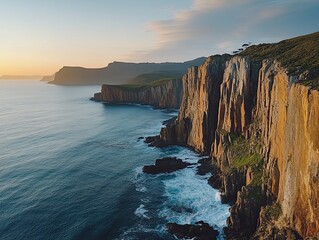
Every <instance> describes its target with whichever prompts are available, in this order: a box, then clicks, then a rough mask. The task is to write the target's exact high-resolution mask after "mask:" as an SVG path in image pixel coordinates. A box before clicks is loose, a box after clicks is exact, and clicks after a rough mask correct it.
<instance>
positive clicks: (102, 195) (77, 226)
mask: <svg viewBox="0 0 319 240" xmlns="http://www.w3.org/2000/svg"><path fill="white" fill-rule="evenodd" d="M98 90H99V87H98V86H93V87H67V86H55V85H50V84H45V83H42V82H38V81H0V239H6V240H19V239H39V240H40V239H174V238H172V236H170V235H168V234H167V233H166V231H165V224H166V223H167V222H170V221H173V222H177V223H181V224H185V223H194V222H196V221H199V220H204V221H206V222H208V223H210V224H211V225H212V226H215V227H216V228H217V229H219V230H220V229H222V227H223V226H224V225H225V220H226V218H227V216H228V214H229V213H228V206H227V205H222V204H221V203H220V197H219V193H218V192H217V191H216V190H214V189H212V188H211V187H209V186H208V184H207V183H206V180H207V178H208V177H209V175H207V176H197V175H196V174H195V169H196V166H193V167H192V168H187V169H184V170H181V171H178V172H175V173H171V174H161V175H157V176H149V175H146V174H143V173H142V171H141V169H142V166H143V165H146V164H153V163H154V160H155V159H156V158H160V157H164V156H178V157H180V158H183V159H185V160H186V161H189V162H197V161H198V159H199V156H197V155H196V154H194V153H192V152H191V151H189V150H187V149H185V148H182V147H170V148H166V149H155V148H150V147H147V145H146V144H144V143H143V141H138V138H139V137H141V136H149V135H154V134H157V133H158V132H159V129H160V128H161V126H162V121H163V120H166V119H168V118H170V117H172V116H174V115H176V114H177V113H176V112H173V111H167V110H166V111H164V110H153V109H152V108H150V107H147V106H135V105H106V104H100V103H95V102H91V101H89V100H88V99H89V98H90V97H91V96H92V95H93V93H94V92H97V91H98Z"/></svg>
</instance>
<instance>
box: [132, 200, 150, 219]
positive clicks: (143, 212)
mask: <svg viewBox="0 0 319 240" xmlns="http://www.w3.org/2000/svg"><path fill="white" fill-rule="evenodd" d="M147 212H148V210H147V209H145V205H144V204H141V205H140V206H139V207H138V208H137V209H136V210H135V215H136V216H138V217H140V218H146V219H150V217H149V216H147V215H146V213H147Z"/></svg>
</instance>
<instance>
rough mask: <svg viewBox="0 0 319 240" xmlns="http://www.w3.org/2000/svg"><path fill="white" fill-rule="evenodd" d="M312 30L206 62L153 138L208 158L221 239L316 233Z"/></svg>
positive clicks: (318, 159)
mask: <svg viewBox="0 0 319 240" xmlns="http://www.w3.org/2000/svg"><path fill="white" fill-rule="evenodd" d="M318 58H319V32H317V33H313V34H310V35H305V36H301V37H298V38H294V39H289V40H284V41H282V42H280V43H277V44H260V45H257V46H251V47H248V48H247V49H246V50H245V51H243V52H242V53H240V54H239V55H236V56H230V55H223V56H220V55H217V56H212V57H209V58H208V59H207V60H206V61H205V62H204V63H203V64H202V65H201V66H199V67H192V68H190V69H189V70H188V73H187V74H185V75H184V77H183V99H182V103H181V107H180V111H179V115H178V117H177V119H176V120H175V122H173V123H172V122H171V123H169V124H167V126H166V127H164V128H162V130H161V132H160V135H159V136H158V137H157V139H156V140H157V141H158V142H161V144H162V145H165V143H166V144H168V145H171V144H178V145H186V146H189V147H191V148H194V149H195V150H196V151H198V152H201V153H208V154H210V156H211V157H212V162H213V164H214V165H215V166H217V167H218V169H219V170H215V173H216V176H213V178H212V179H211V182H212V185H213V186H215V187H219V188H220V189H221V192H222V198H223V199H224V201H225V202H228V203H231V204H233V205H232V207H231V209H230V212H231V216H230V217H229V219H228V220H227V225H228V227H227V229H225V232H226V234H227V238H228V239H284V238H286V239H301V238H311V237H315V236H318V235H319V217H318V216H319V208H318V202H319V190H318V189H319V181H318V175H319V167H318V166H319V144H318V143H319V134H318V133H319V121H318V119H319V105H318V104H319V92H318V91H317V89H318V88H317V86H318V84H317V83H318V76H319V71H318V69H319V61H318Z"/></svg>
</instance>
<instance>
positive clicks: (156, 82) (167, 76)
mask: <svg viewBox="0 0 319 240" xmlns="http://www.w3.org/2000/svg"><path fill="white" fill-rule="evenodd" d="M182 76H183V72H179V71H160V72H152V73H146V74H141V75H139V76H137V77H136V78H134V79H132V80H131V81H130V84H123V85H117V87H119V88H121V89H123V90H126V91H143V90H146V89H148V88H150V87H155V86H160V85H162V84H165V83H166V82H168V81H170V80H173V79H181V77H182Z"/></svg>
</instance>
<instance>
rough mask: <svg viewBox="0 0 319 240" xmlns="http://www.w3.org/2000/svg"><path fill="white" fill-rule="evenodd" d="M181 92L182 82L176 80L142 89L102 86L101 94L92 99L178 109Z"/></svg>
mask: <svg viewBox="0 0 319 240" xmlns="http://www.w3.org/2000/svg"><path fill="white" fill-rule="evenodd" d="M182 91H183V86H182V81H181V80H178V79H175V80H169V81H166V82H164V83H161V84H158V85H155V84H154V85H146V86H142V87H135V86H126V85H125V86H121V85H102V88H101V92H100V93H96V94H95V95H94V98H93V99H94V100H96V101H101V102H108V103H116V104H125V103H138V104H147V105H151V106H153V107H156V108H179V106H180V103H181V100H182Z"/></svg>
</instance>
